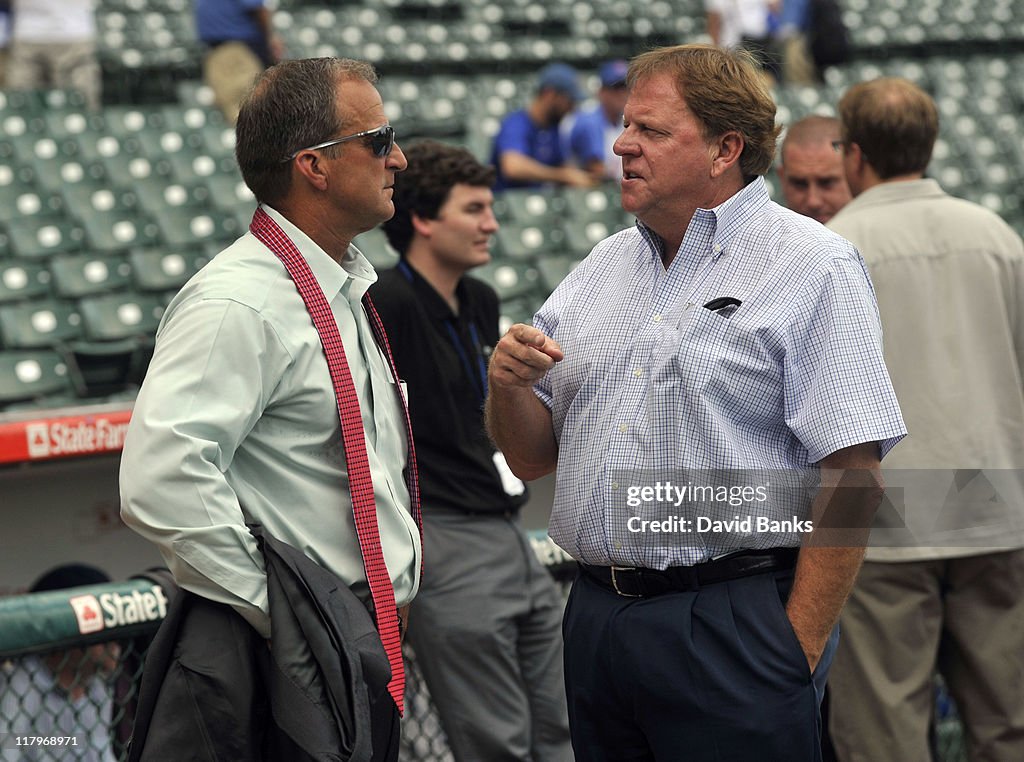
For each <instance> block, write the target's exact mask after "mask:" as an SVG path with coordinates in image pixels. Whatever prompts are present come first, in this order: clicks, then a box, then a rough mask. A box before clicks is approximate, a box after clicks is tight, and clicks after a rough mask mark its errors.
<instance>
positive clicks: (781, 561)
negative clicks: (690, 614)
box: [580, 548, 800, 598]
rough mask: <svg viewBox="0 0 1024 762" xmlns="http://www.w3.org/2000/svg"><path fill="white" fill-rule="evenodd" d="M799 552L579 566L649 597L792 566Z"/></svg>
mask: <svg viewBox="0 0 1024 762" xmlns="http://www.w3.org/2000/svg"><path fill="white" fill-rule="evenodd" d="M799 553H800V549H799V548H775V549H772V550H743V551H740V552H738V553H733V554H732V555H728V556H725V557H723V558H718V559H715V560H714V561H707V562H705V563H702V564H696V565H695V566H670V567H669V568H667V569H665V570H664V571H658V570H656V569H635V568H633V567H629V566H590V565H589V564H582V563H581V564H580V569H581V570H582V571H583V573H584V574H586V575H587V576H588V577H590V578H591V579H593V580H594V581H595V582H597V583H598V584H599V585H601V586H602V587H606V588H608V589H609V590H611V591H612V592H615V593H618V594H619V595H622V596H625V597H626V598H652V597H654V596H656V595H664V594H666V593H680V592H687V591H694V590H699V589H700V588H702V587H705V586H706V585H714V584H715V583H717V582H726V581H728V580H730V579H739V578H740V577H749V576H751V575H753V574H764V573H765V572H771V571H781V570H783V569H792V568H793V567H794V566H796V557H797V555H798V554H799Z"/></svg>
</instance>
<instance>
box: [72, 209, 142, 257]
mask: <svg viewBox="0 0 1024 762" xmlns="http://www.w3.org/2000/svg"><path fill="white" fill-rule="evenodd" d="M82 223H83V225H84V226H85V231H86V235H87V244H88V247H89V249H90V250H92V251H95V252H108V253H113V252H118V251H127V250H128V249H133V248H136V247H140V246H152V245H154V244H155V243H157V242H158V241H159V240H160V228H159V226H158V225H157V224H156V222H154V221H153V220H152V218H150V217H149V216H147V215H146V214H144V213H142V212H140V211H137V210H125V209H112V210H110V211H106V212H100V211H96V212H93V213H92V214H89V215H88V216H85V217H82Z"/></svg>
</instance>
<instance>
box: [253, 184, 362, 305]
mask: <svg viewBox="0 0 1024 762" xmlns="http://www.w3.org/2000/svg"><path fill="white" fill-rule="evenodd" d="M261 208H262V209H263V211H264V212H266V213H267V214H268V215H269V216H270V218H271V219H272V220H274V222H276V223H277V224H278V225H279V226H280V227H281V229H282V230H283V231H284V232H285V234H286V235H287V236H288V238H290V239H291V242H292V243H293V244H295V248H297V249H298V250H299V253H300V254H301V255H302V257H303V259H305V260H306V263H307V264H308V265H309V269H310V270H311V271H312V273H313V277H314V278H316V281H317V283H319V284H320V289H321V290H322V291H323V292H324V296H325V297H326V298H327V301H331V300H332V299H333V298H334V297H335V296H337V295H338V294H339V293H340V292H341V291H342V290H344V291H345V294H346V296H347V297H348V298H349V299H350V300H355V301H359V300H360V299H362V297H363V294H365V293H366V290H367V289H368V288H369V287H370V286H371V285H373V284H374V283H375V282H376V281H377V272H376V271H375V270H374V269H373V265H371V264H370V263H369V261H368V260H367V259H366V257H364V256H363V253H362V252H361V251H359V249H358V248H356V246H355V245H354V244H350V245H349V247H348V251H346V252H345V256H344V257H342V259H341V265H340V266H339V265H338V263H337V262H335V261H334V260H333V259H331V257H330V256H329V255H328V254H327V252H326V251H324V250H323V249H321V248H320V246H318V245H317V244H316V242H314V241H313V239H312V238H310V237H309V236H308V235H306V234H305V233H304V232H302V230H301V229H299V228H298V227H296V226H295V225H294V224H293V223H292V222H291V221H290V220H288V218H287V217H285V216H284V215H283V214H281V213H280V212H279V211H277V210H276V209H274V208H273V207H271V206H268V205H267V204H262V205H261Z"/></svg>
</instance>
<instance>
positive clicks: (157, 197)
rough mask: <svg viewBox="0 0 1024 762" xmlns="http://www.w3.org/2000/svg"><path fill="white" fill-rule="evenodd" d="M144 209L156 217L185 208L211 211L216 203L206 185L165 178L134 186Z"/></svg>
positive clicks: (142, 182)
mask: <svg viewBox="0 0 1024 762" xmlns="http://www.w3.org/2000/svg"><path fill="white" fill-rule="evenodd" d="M132 188H133V190H134V191H135V194H136V195H137V196H138V199H139V203H140V204H141V205H142V207H143V208H144V209H145V210H146V211H148V212H149V213H150V214H152V215H153V216H154V217H155V216H157V215H159V214H160V213H161V212H163V211H164V210H166V209H172V208H177V207H185V208H188V209H206V210H209V208H210V206H211V204H213V202H214V197H213V194H212V193H210V189H209V187H207V185H206V183H201V182H191V183H180V182H174V181H169V180H167V179H165V178H151V179H149V180H140V181H138V182H136V183H135V184H134V185H133V186H132Z"/></svg>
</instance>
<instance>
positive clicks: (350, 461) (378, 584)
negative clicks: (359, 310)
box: [249, 209, 423, 714]
mask: <svg viewBox="0 0 1024 762" xmlns="http://www.w3.org/2000/svg"><path fill="white" fill-rule="evenodd" d="M249 230H250V231H251V232H252V234H253V235H254V236H256V238H258V239H259V240H260V241H261V242H262V243H263V244H264V245H265V246H266V247H267V248H268V249H270V250H271V251H272V252H273V253H274V254H275V255H277V258H278V259H280V260H281V262H282V263H283V264H284V266H285V268H286V269H287V270H288V274H289V275H290V276H291V279H292V281H294V283H295V288H296V289H298V292H299V295H300V296H301V297H302V301H303V302H305V304H306V310H307V311H308V312H309V316H310V318H311V319H312V321H313V325H314V326H316V330H317V333H319V334H320V342H321V344H323V348H324V354H325V355H326V357H327V366H328V368H329V369H330V372H331V381H332V382H333V383H334V396H335V397H336V399H337V402H338V414H339V416H340V417H341V438H342V445H343V447H344V449H345V462H346V464H347V466H348V479H349V490H350V492H351V494H352V513H353V515H354V516H355V523H356V535H357V536H358V538H359V548H360V550H361V551H362V555H363V569H364V570H365V571H366V580H367V582H368V583H369V586H370V595H371V597H372V598H373V614H374V620H375V621H376V624H377V632H378V633H380V639H381V642H382V643H383V644H384V651H385V652H386V653H387V655H388V661H389V662H390V663H391V682H389V683H388V692H389V693H390V694H391V697H392V698H393V699H394V700H395V704H396V705H397V706H398V712H399V714H402V713H403V711H404V706H403V704H404V701H403V698H404V694H405V666H404V664H403V663H402V641H401V635H400V633H399V624H398V609H397V608H396V606H395V590H394V588H393V587H392V585H391V576H390V575H389V574H388V569H387V566H385V564H384V553H383V550H382V549H381V546H380V531H379V529H378V526H377V504H376V502H375V500H374V496H373V479H372V477H371V474H370V461H369V459H368V458H367V455H366V435H365V432H364V430H363V418H362V414H361V412H360V409H359V397H358V396H357V395H356V388H355V385H354V384H353V383H352V374H351V372H350V371H349V367H348V361H347V359H346V358H345V347H344V346H342V342H341V334H340V333H339V332H338V324H337V323H336V322H335V319H334V313H333V312H331V306H330V304H328V302H327V298H326V297H325V296H324V293H323V290H322V289H321V288H320V284H319V283H317V281H316V278H314V277H313V273H312V271H311V270H310V269H309V264H308V263H307V262H306V260H305V259H304V258H303V256H302V255H301V254H300V253H299V250H298V249H297V248H295V244H293V243H292V241H291V239H290V238H288V235H287V234H286V233H285V232H284V231H283V230H282V229H281V227H280V226H279V225H278V224H277V223H276V222H274V220H273V219H271V218H270V216H269V215H268V214H267V213H266V212H264V211H263V210H262V209H257V210H256V214H255V215H253V218H252V223H251V224H250V226H249ZM363 305H364V307H365V309H366V314H367V317H368V318H369V320H370V326H371V328H372V330H373V333H374V336H375V338H376V339H377V342H378V344H380V346H381V348H382V349H383V350H384V353H385V355H386V356H387V358H388V364H389V365H390V370H391V374H392V376H393V377H394V379H395V381H396V385H397V386H398V388H399V397H401V396H402V395H401V385H400V384H397V381H398V375H397V374H396V373H395V363H394V360H393V359H392V357H391V348H390V346H388V342H387V336H386V335H385V333H384V326H383V325H382V324H381V322H380V317H378V315H377V311H376V310H375V309H374V307H373V303H372V302H371V301H370V297H369V295H366V296H364V297H363ZM402 410H403V412H404V413H405V427H406V429H405V430H406V435H407V439H408V442H409V462H408V465H407V468H406V472H405V477H406V481H407V483H408V486H409V499H410V501H411V503H412V512H413V517H414V518H415V520H416V524H417V526H419V527H420V536H421V539H422V532H423V528H422V522H421V518H420V508H419V484H418V478H417V471H416V452H415V450H414V449H413V440H412V426H411V424H410V422H409V411H408V408H407V406H406V402H405V399H404V398H403V399H402Z"/></svg>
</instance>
